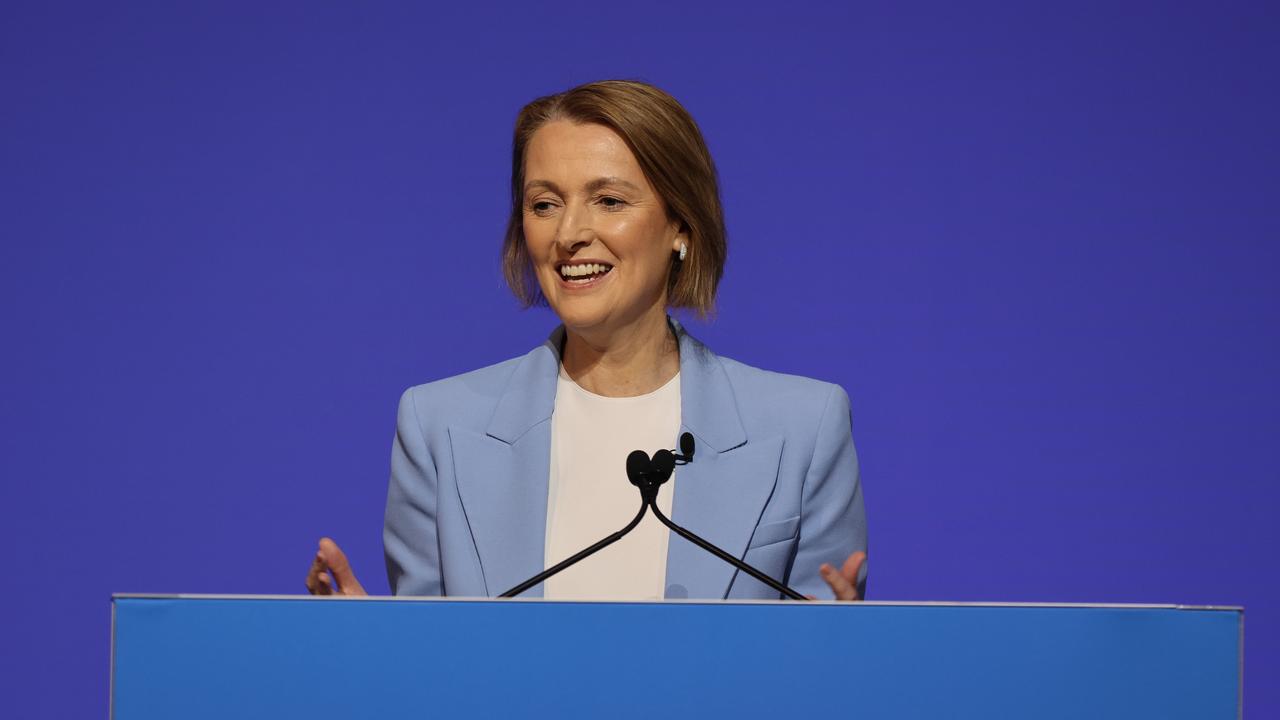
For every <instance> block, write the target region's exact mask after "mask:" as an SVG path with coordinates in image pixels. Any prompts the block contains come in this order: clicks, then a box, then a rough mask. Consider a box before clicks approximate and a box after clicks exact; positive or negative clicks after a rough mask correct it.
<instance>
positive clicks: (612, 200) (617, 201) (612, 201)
mask: <svg viewBox="0 0 1280 720" xmlns="http://www.w3.org/2000/svg"><path fill="white" fill-rule="evenodd" d="M600 204H601V205H604V206H605V207H606V208H608V209H610V210H613V209H615V208H620V207H622V206H623V205H626V204H627V201H626V200H623V199H621V198H616V197H613V196H612V195H606V196H604V197H602V198H600Z"/></svg>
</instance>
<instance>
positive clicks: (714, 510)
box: [666, 320, 782, 598]
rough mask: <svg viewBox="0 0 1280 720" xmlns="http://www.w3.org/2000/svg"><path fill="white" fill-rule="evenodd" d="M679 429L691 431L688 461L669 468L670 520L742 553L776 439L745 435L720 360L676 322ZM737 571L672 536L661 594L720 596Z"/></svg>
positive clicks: (766, 489)
mask: <svg viewBox="0 0 1280 720" xmlns="http://www.w3.org/2000/svg"><path fill="white" fill-rule="evenodd" d="M672 326H673V328H674V329H675V330H676V333H677V335H678V336H679V338H680V378H681V380H680V413H681V432H682V433H683V432H686V431H687V432H690V433H692V434H693V436H694V438H695V442H696V449H695V452H694V460H693V462H691V463H689V464H688V465H683V466H681V467H680V468H678V469H677V470H676V479H675V497H674V499H673V500H672V515H673V517H672V520H674V521H675V523H676V524H677V525H680V526H682V527H684V528H686V529H688V530H689V531H691V532H693V533H695V534H697V535H700V536H702V537H703V538H705V539H706V540H708V541H710V542H711V543H713V544H715V545H717V546H719V547H720V548H721V549H723V550H725V551H726V552H728V553H730V554H732V555H735V556H736V557H739V558H741V557H743V556H744V555H746V550H747V543H748V542H749V541H750V539H751V533H752V531H753V530H754V529H755V527H756V525H757V524H758V522H759V520H760V515H761V513H762V512H763V511H764V506H765V504H766V503H768V501H769V497H770V496H771V495H772V494H773V488H774V485H775V484H776V483H777V480H778V463H779V460H780V458H781V456H782V438H781V437H766V438H750V440H749V439H748V438H747V434H746V430H745V429H744V428H743V426H742V419H741V415H740V414H739V412H738V403H737V399H736V397H735V396H734V392H733V386H732V385H731V384H730V382H729V377H728V375H727V374H726V373H725V370H724V366H723V365H722V364H721V362H720V359H719V358H717V357H716V356H715V354H713V353H712V352H711V351H710V350H708V349H707V348H706V347H705V346H704V345H702V343H699V342H698V341H697V340H694V339H693V338H692V337H690V336H689V335H688V334H687V333H685V332H684V329H683V328H682V327H681V326H680V324H679V323H678V322H676V321H675V320H672ZM736 572H737V570H736V569H735V568H734V567H733V566H732V565H730V564H728V563H726V562H724V561H723V560H721V559H719V558H717V557H715V556H714V555H712V554H710V553H708V552H707V551H705V550H703V549H701V548H699V547H697V546H695V545H694V544H693V543H690V542H688V541H686V540H684V539H683V538H681V537H679V536H677V535H675V534H674V533H672V535H671V542H670V544H669V545H668V548H667V583H666V585H667V593H666V596H667V597H668V598H681V597H692V598H723V597H726V596H727V595H728V592H729V587H730V585H731V584H732V582H733V579H734V575H735V573H736Z"/></svg>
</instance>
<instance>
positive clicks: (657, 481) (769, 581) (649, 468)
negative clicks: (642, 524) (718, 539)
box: [627, 433, 809, 600]
mask: <svg viewBox="0 0 1280 720" xmlns="http://www.w3.org/2000/svg"><path fill="white" fill-rule="evenodd" d="M693 451H694V442H693V435H691V434H690V433H684V434H683V435H681V436H680V455H676V454H674V453H672V452H671V451H670V450H659V451H657V452H656V453H654V454H653V459H652V460H651V459H650V458H649V456H648V455H646V454H645V452H644V451H643V450H636V451H634V452H632V453H631V455H629V456H628V457H627V477H628V478H629V479H630V480H631V484H632V485H635V486H636V487H638V488H640V497H641V499H642V500H643V502H644V506H645V507H646V508H648V509H650V510H652V511H653V514H654V516H656V517H657V518H658V521H659V522H661V523H662V524H663V525H666V526H667V527H668V528H670V529H671V530H672V532H674V533H675V534H677V535H679V536H680V537H682V538H684V539H685V540H688V541H689V542H691V543H693V544H694V545H697V546H698V547H700V548H702V549H703V550H706V551H707V552H709V553H711V554H712V555H715V556H716V557H718V558H720V559H721V560H724V561H725V562H727V563H729V564H730V565H732V566H734V567H736V568H738V569H739V570H741V571H742V572H745V573H746V574H748V575H750V576H751V577H753V578H755V579H756V580H759V581H760V582H762V583H764V584H765V585H768V586H769V587H771V588H773V589H774V590H777V591H778V592H779V593H782V594H783V595H785V596H787V597H789V598H791V599H792V600H808V599H809V598H806V597H805V596H803V595H801V594H800V593H798V592H796V591H795V590H792V589H791V588H789V587H787V586H786V585H783V584H782V583H780V582H778V581H777V580H774V579H773V578H772V577H769V576H768V575H766V574H764V573H763V572H761V571H759V570H757V569H756V568H754V567H752V566H751V565H749V564H747V563H746V562H744V561H742V560H739V559H738V558H736V557H734V556H732V555H730V554H729V553H727V552H725V551H724V550H721V549H720V548H719V547H717V546H715V545H714V544H712V543H710V542H708V541H707V540H704V539H703V538H701V537H699V536H698V535H695V534H694V533H692V532H690V531H688V530H686V529H684V528H682V527H680V526H679V525H677V524H675V523H674V522H672V521H671V520H670V518H668V517H667V516H666V515H663V514H662V511H661V510H659V509H658V503H657V500H658V488H659V487H661V486H662V484H663V483H665V482H666V481H667V480H668V479H670V478H671V472H672V471H673V470H675V466H676V465H677V464H680V465H687V464H688V463H691V462H693ZM641 512H642V514H643V508H642V509H641Z"/></svg>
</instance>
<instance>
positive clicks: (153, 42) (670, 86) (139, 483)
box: [0, 0, 1280, 717]
mask: <svg viewBox="0 0 1280 720" xmlns="http://www.w3.org/2000/svg"><path fill="white" fill-rule="evenodd" d="M1278 28H1280V22H1278V18H1277V10H1276V5H1275V4H1274V3H1261V2H1259V3H1233V2H1225V3H1224V2H1213V3H1210V2H1181V3H1137V2H1119V3H1117V2H1106V3H1084V4H1081V3H1064V4H1062V6H1061V7H1056V8H1053V7H1047V6H1044V5H1042V4H1035V6H1034V7H1028V6H1027V4H1025V3H1012V2H1010V3H981V2H979V3H959V4H957V3H947V2H942V1H941V0H932V1H927V2H894V3H885V4H880V5H872V4H850V3H834V2H833V3H828V4H812V5H797V6H795V7H792V8H789V9H786V10H783V9H778V8H769V9H755V8H752V7H746V6H744V5H742V4H738V3H724V4H707V5H698V4H696V3H689V2H682V3H670V4H668V3H665V2H649V3H639V4H634V3H633V4H594V3H591V4H588V3H577V2H562V3H554V4H550V5H528V4H523V3H504V4H500V5H491V6H490V5H482V4H479V3H474V4H471V5H470V6H468V7H467V8H466V9H452V8H441V7H434V6H429V5H428V4H425V3H423V4H401V3H386V4H376V5H374V4H370V3H360V4H355V3H317V2H306V3H303V2H298V3H272V2H268V3H261V2H258V3H240V4H232V3H180V4H174V3H142V2H134V3H125V4H112V5H107V6H104V5H102V4H99V3H87V2H86V3H57V2H40V3H23V2H7V3H5V4H4V6H3V8H0V103H2V105H0V131H2V132H0V239H2V243H0V323H2V325H0V330H2V332H3V335H2V336H0V338H2V342H3V351H2V352H0V363H2V364H3V365H2V367H0V371H2V375H0V377H3V380H2V382H3V385H2V388H3V396H2V397H0V463H3V465H2V466H0V480H2V482H3V487H2V489H0V493H2V494H0V507H3V518H4V521H3V523H0V540H2V541H3V545H0V547H2V548H3V550H4V571H3V577H4V580H5V586H6V587H5V589H4V595H3V600H2V601H0V602H3V604H4V608H3V610H4V614H3V622H0V645H2V647H3V651H2V653H0V658H3V660H2V662H3V667H0V684H3V691H4V695H3V696H4V697H5V699H6V710H7V711H9V712H8V713H7V714H11V715H12V716H14V717H31V716H38V715H48V716H54V715H57V716H65V717H71V716H85V715H92V714H96V713H101V712H102V711H103V710H104V709H105V704H106V700H107V680H108V675H107V664H108V639H109V602H108V597H109V594H110V593H111V592H113V591H135V592H151V591H154V592H166V591H184V592H218V593H223V592H226V593H289V592H301V591H302V590H303V588H302V579H303V576H304V574H305V571H306V568H307V564H308V561H309V559H310V557H311V554H312V552H313V550H314V545H315V541H316V538H318V537H319V536H320V535H322V534H330V535H333V536H334V537H336V538H337V539H338V540H339V541H340V542H341V543H342V544H343V546H344V547H345V548H347V550H348V552H349V553H350V555H351V556H352V558H353V561H354V563H355V565H356V568H357V569H358V570H359V571H360V573H361V576H362V579H363V580H364V582H365V584H366V586H367V587H369V589H370V590H371V591H374V592H386V580H385V577H384V575H383V568H382V555H381V535H380V534H381V521H382V510H383V503H384V498H385V490H386V476H387V467H388V458H389V453H390V445H391V436H392V432H393V429H394V415H395V405H396V401H397V398H398V396H399V394H400V392H401V391H402V390H403V389H404V388H405V387H407V386H409V385H412V384H416V383H420V382H425V381H428V380H432V379H436V378H440V377H443V376H446V375H450V374H454V373H457V372H461V371H464V370H467V369H470V368H474V367H477V366H480V365H483V364H488V363H492V362H496V361H498V360H502V359H505V358H507V357H511V356H513V355H517V354H520V353H523V352H525V351H526V350H527V349H529V348H530V347H532V346H533V345H534V344H536V343H538V342H539V341H540V340H541V339H542V338H543V337H545V335H546V333H547V332H548V331H549V330H550V329H551V328H552V327H553V325H554V324H555V321H554V317H553V316H552V315H551V314H550V313H548V312H547V311H545V310H535V311H521V310H519V309H518V308H517V306H516V303H515V301H514V300H513V299H512V298H511V297H510V296H509V294H508V293H507V292H506V290H505V289H504V287H503V285H502V281H501V276H500V273H499V268H498V247H499V243H500V236H501V232H502V229H503V224H504V221H505V214H506V211H507V208H506V205H505V202H506V183H507V181H508V172H509V147H510V132H511V125H512V122H513V120H514V116H515V113H516V111H517V110H518V109H519V108H520V106H521V105H522V104H523V103H525V102H526V101H528V100H530V99H531V98H533V97H535V96H537V95H541V94H545V93H548V92H553V91H557V90H561V89H563V88H565V87H568V86H570V85H573V84H577V83H579V82H583V81H587V80H592V79H599V78H605V77H632V78H639V79H644V80H648V81H651V82H654V83H656V84H658V85H660V86H662V87H664V88H666V89H667V90H669V91H670V92H672V93H673V94H674V95H675V96H676V97H678V98H680V99H681V100H682V101H683V102H684V103H685V104H686V105H687V107H688V108H689V109H690V110H691V111H692V113H693V114H694V116H695V117H696V118H697V119H698V120H699V122H700V123H701V125H702V127H703V130H704V132H705V133H706V135H707V138H708V141H709V143H710V145H711V149H712V152H713V153H714V154H715V157H716V159H717V162H718V164H719V168H720V172H721V176H722V180H723V194H724V199H725V206H726V211H727V215H728V225H729V231H730V236H731V237H730V255H731V257H730V261H729V265H728V271H727V276H726V280H725V283H724V285H723V292H722V295H721V303H720V308H721V309H720V313H719V316H718V318H717V319H716V320H715V321H714V322H712V323H709V324H697V323H694V324H693V325H692V330H693V332H694V333H695V334H696V335H697V336H699V337H700V338H701V339H703V340H704V341H706V342H707V343H708V344H710V345H711V346H712V347H713V348H714V349H715V350H717V351H718V352H720V353H721V354H724V355H727V356H730V357H734V358H737V359H740V360H743V361H745V362H748V363H751V364H754V365H759V366H763V367H767V368H772V369H777V370H782V371H788V372H794V373H801V374H804V375H810V376H815V377H819V378H823V379H826V380H831V381H835V382H839V383H841V384H842V385H843V386H844V387H845V388H846V389H847V390H848V391H849V394H850V396H851V397H852V401H853V413H854V435H855V440H856V442H857V444H858V448H859V452H860V457H861V461H862V469H863V481H864V483H865V491H866V502H867V509H868V515H869V520H870V529H871V554H872V574H871V578H870V587H869V591H870V595H871V597H872V598H874V599H879V600H891V599H911V600H1018V601H1104V602H1176V603H1221V604H1243V605H1245V606H1247V608H1248V612H1247V617H1248V623H1247V627H1248V631H1247V632H1248V637H1247V642H1246V654H1247V661H1246V668H1247V673H1246V675H1247V678H1246V702H1247V704H1248V706H1249V708H1250V714H1251V715H1256V716H1267V715H1271V714H1276V713H1280V690H1277V688H1276V686H1275V684H1274V683H1271V682H1270V681H1269V678H1272V677H1274V676H1275V675H1276V673H1277V671H1278V670H1280V608H1278V607H1277V603H1278V602H1280V588H1278V587H1277V580H1276V573H1275V572H1274V568H1275V562H1274V558H1273V554H1274V553H1275V551H1276V549H1277V548H1278V547H1280V532H1278V531H1277V529H1276V524H1275V523H1274V522H1273V520H1272V517H1271V516H1272V515H1273V513H1274V512H1275V511H1276V508H1277V505H1278V504H1280V503H1278V502H1277V501H1278V500H1280V490H1278V489H1277V480H1280V473H1278V472H1277V469H1276V468H1277V464H1276V462H1277V459H1276V446H1277V443H1276V439H1277V437H1278V436H1280V386H1278V383H1277V369H1278V368H1280V362H1278V361H1280V342H1278V338H1277V327H1280V324H1278V322H1277V321H1278V320H1280V312H1278V311H1280V291H1278V290H1277V284H1276V281H1275V276H1276V272H1277V269H1280V263H1278V261H1280V243H1278V238H1280V213H1277V205H1278V199H1280V142H1278V139H1277V138H1278V135H1277V132H1276V128H1277V127H1280V92H1278V91H1277V87H1280V84H1278V83H1276V81H1275V79H1276V77H1277V76H1278V75H1280V49H1278V48H1280V43H1278V42H1277V36H1278V33H1277V30H1278ZM440 338H447V340H446V341H441V340H440ZM853 642H856V640H854V641H853ZM1258 678H1263V679H1262V680H1258ZM850 682H851V683H856V678H854V679H851V680H850Z"/></svg>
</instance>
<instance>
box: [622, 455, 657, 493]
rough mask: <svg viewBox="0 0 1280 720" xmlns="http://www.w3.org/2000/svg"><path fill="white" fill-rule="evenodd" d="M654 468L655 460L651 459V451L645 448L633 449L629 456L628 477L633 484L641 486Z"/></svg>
mask: <svg viewBox="0 0 1280 720" xmlns="http://www.w3.org/2000/svg"><path fill="white" fill-rule="evenodd" d="M652 470H653V461H652V460H650V459H649V453H647V452H645V451H643V450H632V451H631V454H630V455H628V456H627V479H628V480H630V481H631V484H632V485H635V486H637V487H639V486H640V485H641V484H643V483H644V482H645V478H646V477H647V476H648V474H649V473H650V472H651V471H652Z"/></svg>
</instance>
